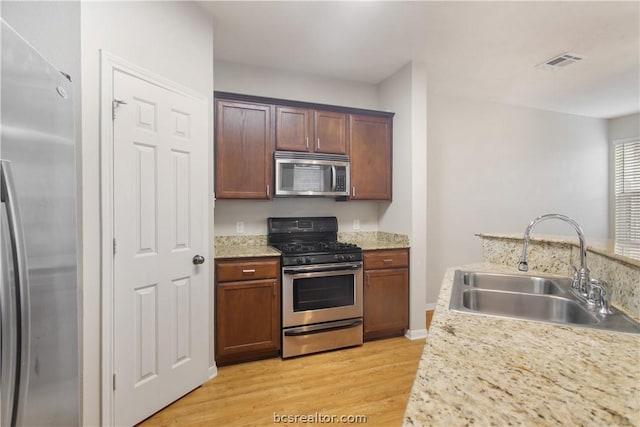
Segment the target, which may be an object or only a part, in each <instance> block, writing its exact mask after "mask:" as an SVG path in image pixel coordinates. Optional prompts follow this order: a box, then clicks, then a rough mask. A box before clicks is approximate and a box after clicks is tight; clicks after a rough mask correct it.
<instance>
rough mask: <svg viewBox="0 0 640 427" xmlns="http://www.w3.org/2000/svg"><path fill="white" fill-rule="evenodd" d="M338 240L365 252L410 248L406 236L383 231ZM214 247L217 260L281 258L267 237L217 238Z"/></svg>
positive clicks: (348, 234)
mask: <svg viewBox="0 0 640 427" xmlns="http://www.w3.org/2000/svg"><path fill="white" fill-rule="evenodd" d="M338 240H339V241H341V242H347V243H355V244H357V245H358V246H360V247H361V248H362V249H364V250H375V249H399V248H408V247H409V238H408V237H407V236H406V235H404V234H394V233H385V232H382V231H363V232H338ZM214 246H215V258H249V257H270V256H280V251H278V250H276V249H274V248H272V247H271V246H269V245H267V236H266V235H254V236H243V235H239V236H216V237H215V243H214Z"/></svg>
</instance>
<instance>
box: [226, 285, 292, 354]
mask: <svg viewBox="0 0 640 427" xmlns="http://www.w3.org/2000/svg"><path fill="white" fill-rule="evenodd" d="M279 301H280V286H279V280H278V279H267V280H248V281H242V282H227V283H218V284H217V285H216V361H217V362H220V363H221V364H224V363H228V362H231V361H242V360H249V359H251V358H256V356H260V355H267V354H277V352H278V351H279V350H280V302H279Z"/></svg>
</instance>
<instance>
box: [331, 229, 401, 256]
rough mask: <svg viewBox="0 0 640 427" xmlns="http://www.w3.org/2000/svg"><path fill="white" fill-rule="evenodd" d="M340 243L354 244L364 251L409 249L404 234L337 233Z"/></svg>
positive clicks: (372, 232)
mask: <svg viewBox="0 0 640 427" xmlns="http://www.w3.org/2000/svg"><path fill="white" fill-rule="evenodd" d="M338 240H339V241H341V242H347V243H355V244H356V245H358V246H360V247H361V248H362V249H363V250H365V251H370V250H377V249H404V248H408V247H410V243H409V237H408V236H407V235H405V234H396V233H386V232H383V231H369V232H367V231H363V232H338Z"/></svg>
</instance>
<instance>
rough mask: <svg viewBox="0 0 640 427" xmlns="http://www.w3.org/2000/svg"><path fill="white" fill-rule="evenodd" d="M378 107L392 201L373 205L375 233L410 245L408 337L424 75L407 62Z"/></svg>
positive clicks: (421, 309) (415, 329) (416, 264)
mask: <svg viewBox="0 0 640 427" xmlns="http://www.w3.org/2000/svg"><path fill="white" fill-rule="evenodd" d="M379 94H380V106H381V107H382V108H385V109H389V110H391V111H394V112H395V113H396V115H395V117H394V121H393V203H381V204H380V205H379V206H378V218H379V225H378V226H379V228H380V230H383V231H387V232H393V233H400V234H406V235H408V236H409V239H410V242H411V269H410V273H411V280H410V283H411V285H410V309H409V316H410V318H409V329H410V330H409V335H410V336H411V337H417V336H420V335H422V334H424V330H425V309H426V303H427V301H426V283H427V281H426V268H427V267H426V266H427V256H428V254H427V247H426V246H427V231H426V227H427V167H426V165H427V123H426V116H427V75H426V70H425V66H424V64H421V63H417V62H409V63H407V64H406V65H405V66H404V67H402V68H401V69H400V70H398V71H397V72H395V73H394V74H392V75H391V76H389V77H388V78H387V79H385V80H384V81H383V82H382V83H380V85H379Z"/></svg>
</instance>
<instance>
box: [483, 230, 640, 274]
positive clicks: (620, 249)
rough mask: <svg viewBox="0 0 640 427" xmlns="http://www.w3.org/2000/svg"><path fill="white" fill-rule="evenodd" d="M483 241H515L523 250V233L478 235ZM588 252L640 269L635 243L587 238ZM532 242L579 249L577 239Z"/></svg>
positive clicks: (551, 238)
mask: <svg viewBox="0 0 640 427" xmlns="http://www.w3.org/2000/svg"><path fill="white" fill-rule="evenodd" d="M476 236H478V237H480V238H483V239H503V240H511V241H515V242H517V243H518V244H519V245H520V249H521V250H522V240H523V233H478V234H476ZM586 240H587V251H589V252H592V253H594V254H598V255H602V256H604V257H607V258H609V259H611V260H614V261H619V262H622V263H625V264H629V265H632V266H635V267H640V244H639V243H638V242H635V241H617V240H612V239H593V238H587V239H586ZM531 242H533V243H535V242H546V243H551V244H558V245H565V246H573V247H574V248H576V249H577V248H578V238H577V237H573V236H572V237H567V236H552V235H544V234H542V235H533V236H531Z"/></svg>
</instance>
